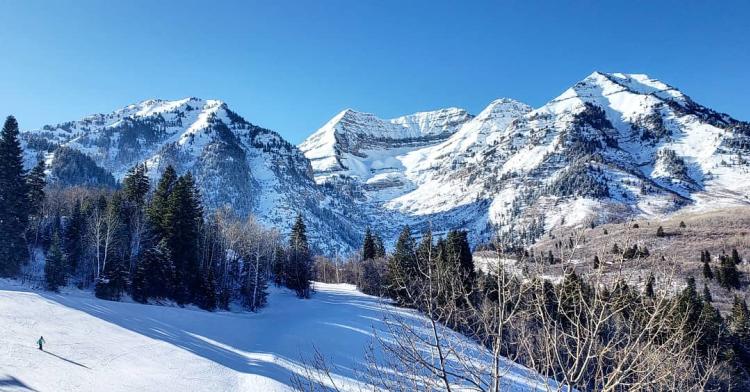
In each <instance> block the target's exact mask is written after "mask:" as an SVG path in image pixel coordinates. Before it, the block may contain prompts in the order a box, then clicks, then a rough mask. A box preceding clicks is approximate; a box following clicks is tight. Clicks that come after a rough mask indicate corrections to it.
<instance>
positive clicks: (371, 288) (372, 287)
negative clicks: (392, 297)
mask: <svg viewBox="0 0 750 392" xmlns="http://www.w3.org/2000/svg"><path fill="white" fill-rule="evenodd" d="M387 276H388V265H387V264H386V262H385V260H384V259H383V258H381V257H378V258H375V259H371V260H365V261H363V262H362V279H361V281H360V284H359V285H358V288H359V289H360V291H362V292H363V293H365V294H370V295H377V296H383V295H385V294H386V290H387V285H388V282H387V281H386V278H387Z"/></svg>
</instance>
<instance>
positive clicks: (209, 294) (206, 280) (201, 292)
mask: <svg viewBox="0 0 750 392" xmlns="http://www.w3.org/2000/svg"><path fill="white" fill-rule="evenodd" d="M199 279H200V280H199V284H198V289H197V293H195V303H196V304H197V305H198V307H200V308H201V309H204V310H210V311H212V310H215V309H216V303H217V296H216V279H215V278H214V272H213V268H211V267H210V266H208V267H207V268H205V271H203V272H202V273H201V274H200V278H199Z"/></svg>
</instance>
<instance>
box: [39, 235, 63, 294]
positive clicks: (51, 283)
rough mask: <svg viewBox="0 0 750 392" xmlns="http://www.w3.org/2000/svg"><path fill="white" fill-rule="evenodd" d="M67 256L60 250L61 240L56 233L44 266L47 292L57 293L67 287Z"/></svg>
mask: <svg viewBox="0 0 750 392" xmlns="http://www.w3.org/2000/svg"><path fill="white" fill-rule="evenodd" d="M65 270H66V268H65V255H63V253H62V250H61V249H60V238H59V236H58V235H57V233H55V234H54V235H53V236H52V245H50V248H49V250H48V251H47V258H46V261H45V264H44V281H45V283H46V285H47V290H50V291H57V290H58V289H59V288H60V286H65V281H66V274H65Z"/></svg>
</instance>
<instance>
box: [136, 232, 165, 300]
mask: <svg viewBox="0 0 750 392" xmlns="http://www.w3.org/2000/svg"><path fill="white" fill-rule="evenodd" d="M174 275H175V274H174V265H173V264H172V256H171V254H170V250H169V246H168V245H167V242H166V241H164V240H162V241H160V242H159V243H158V244H157V245H156V246H155V247H152V248H149V249H146V251H145V252H144V254H143V257H142V259H141V261H140V262H139V263H138V265H137V266H136V270H135V273H134V276H133V287H132V295H133V299H134V300H136V301H138V302H143V303H145V302H147V301H148V300H149V299H151V298H153V299H165V298H170V297H171V296H172V291H173V287H172V282H174V280H175V279H174Z"/></svg>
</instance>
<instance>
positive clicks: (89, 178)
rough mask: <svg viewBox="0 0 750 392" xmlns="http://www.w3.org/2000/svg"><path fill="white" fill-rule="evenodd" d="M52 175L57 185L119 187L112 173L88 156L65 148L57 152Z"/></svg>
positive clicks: (51, 168) (51, 170)
mask: <svg viewBox="0 0 750 392" xmlns="http://www.w3.org/2000/svg"><path fill="white" fill-rule="evenodd" d="M50 174H51V177H52V180H53V182H54V183H55V184H57V185H63V186H78V185H81V186H92V187H95V186H99V187H106V188H115V187H117V181H116V180H115V178H114V177H113V176H112V173H110V172H108V171H107V170H105V169H103V168H102V167H100V166H99V165H97V164H96V162H94V160H93V159H91V157H89V156H88V155H86V154H84V153H82V152H80V151H78V150H76V149H74V148H70V147H65V146H62V147H59V148H58V149H57V150H55V159H53V160H52V165H51V167H50Z"/></svg>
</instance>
